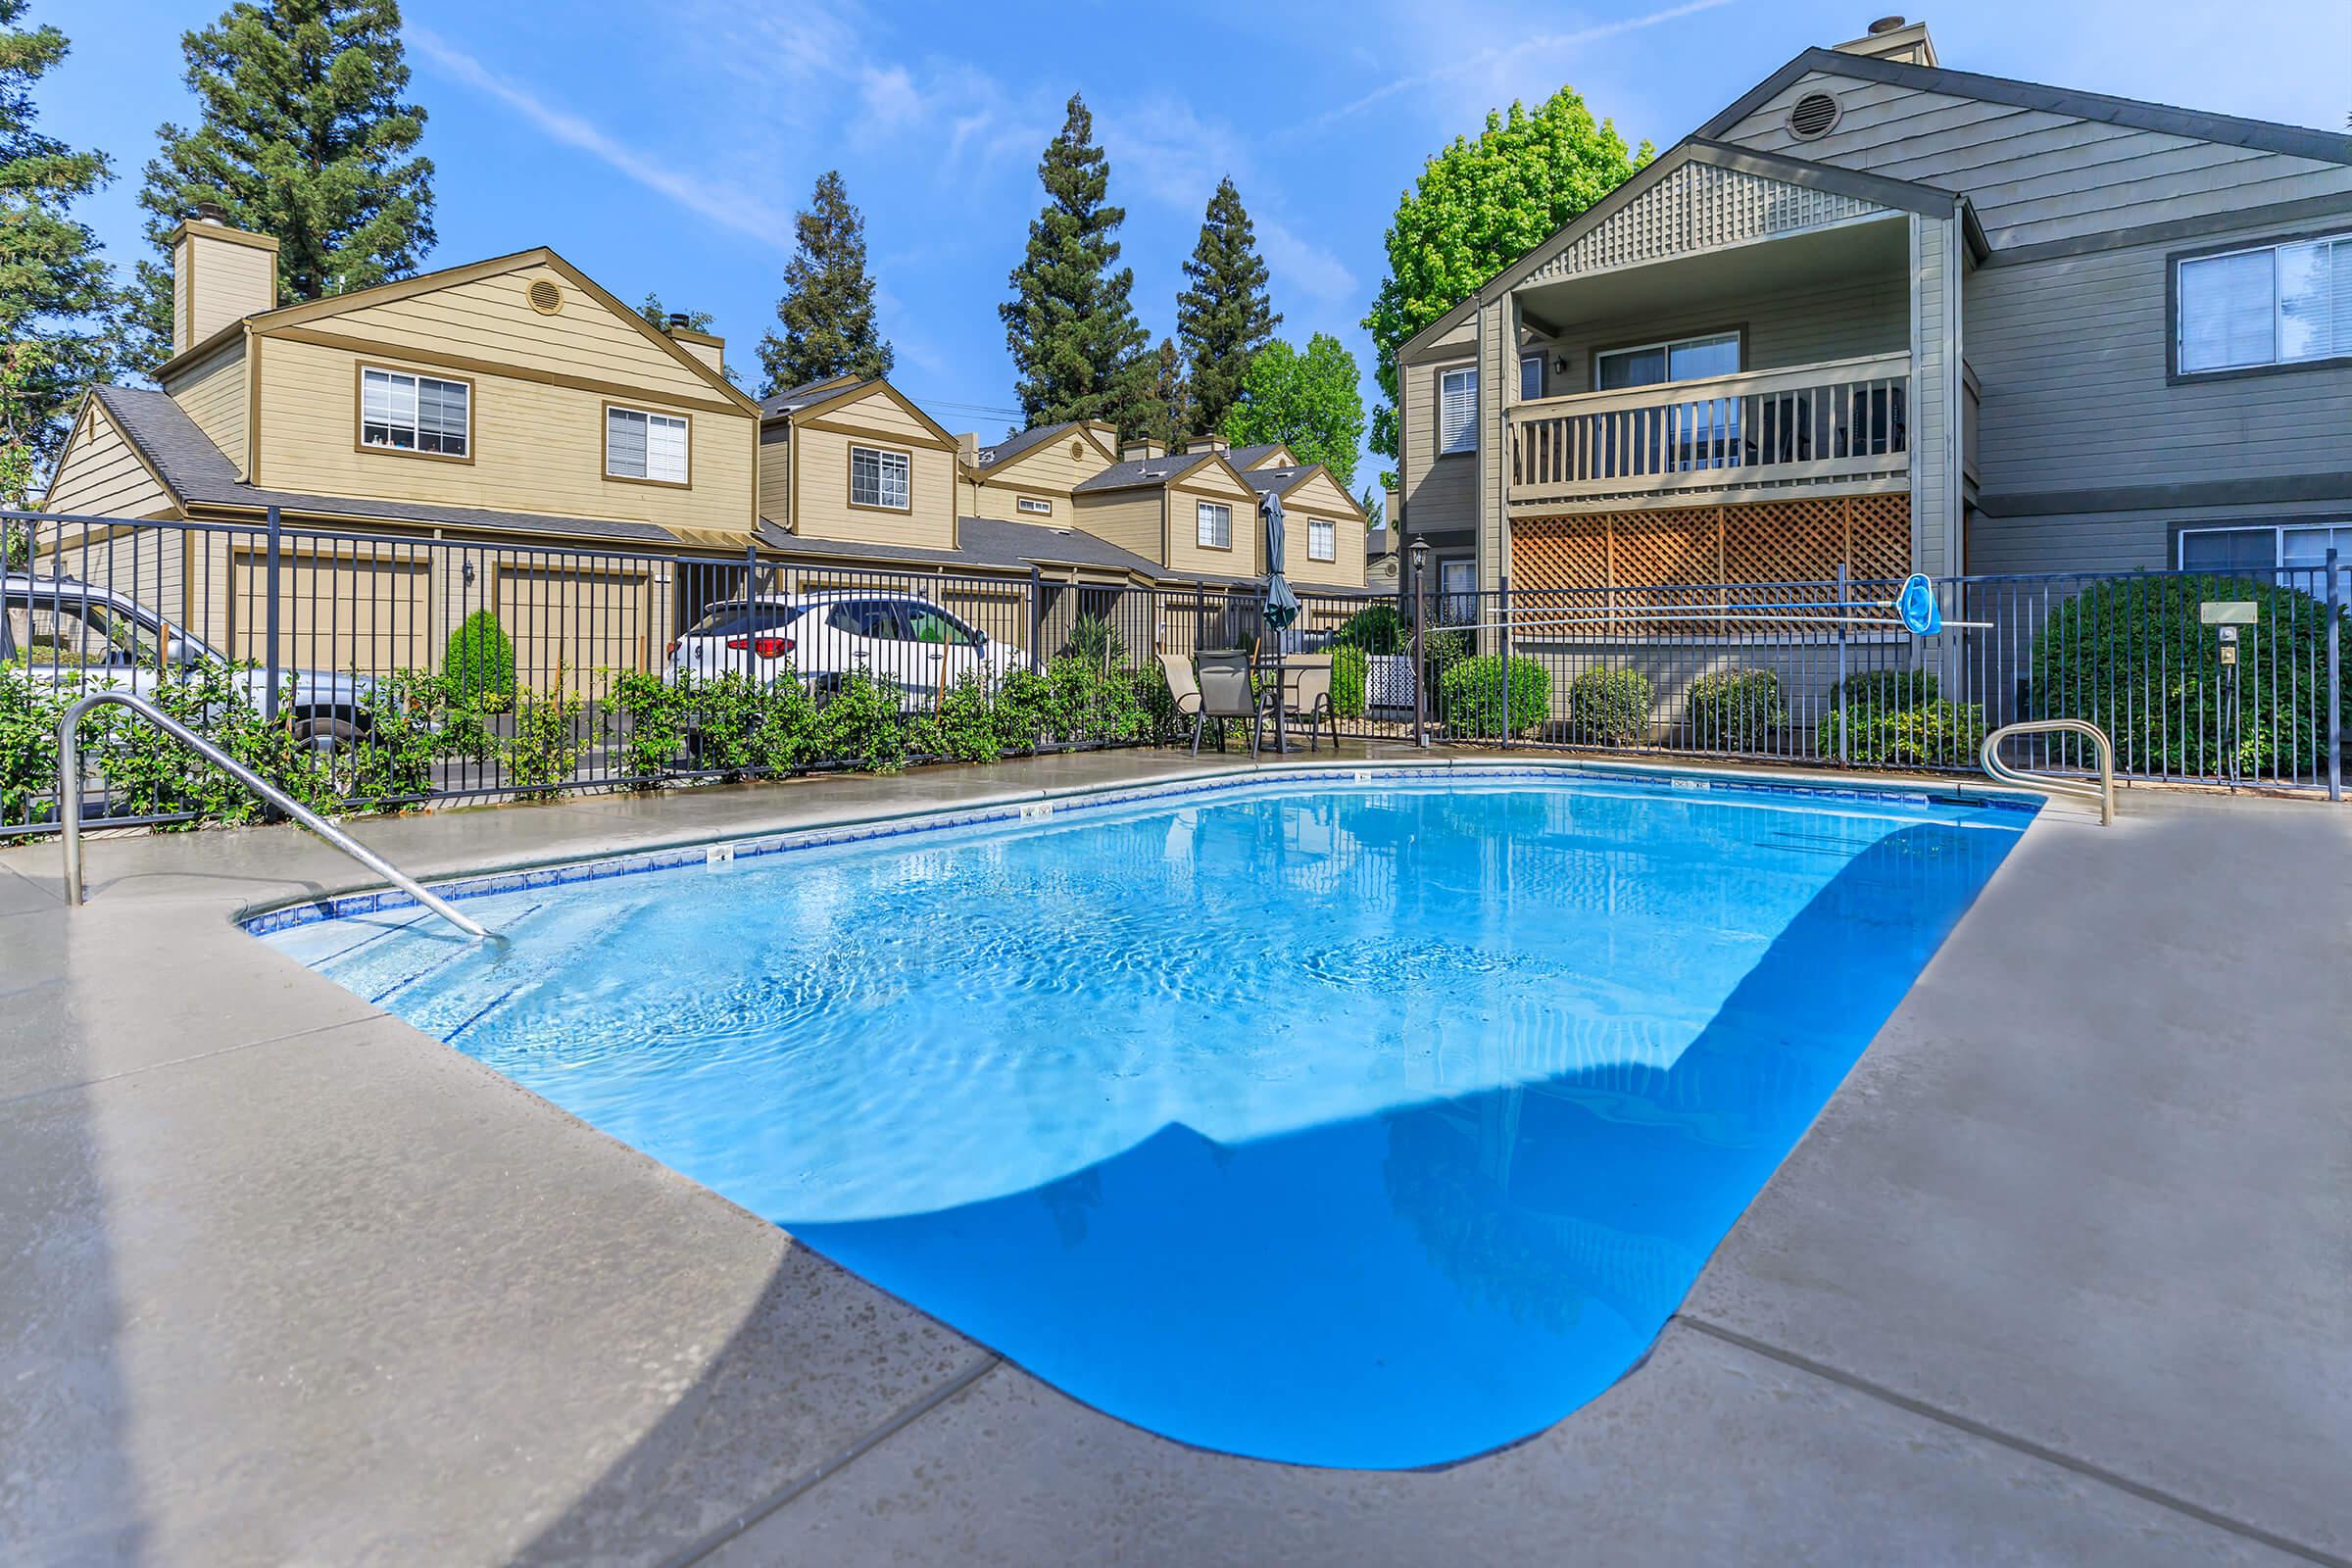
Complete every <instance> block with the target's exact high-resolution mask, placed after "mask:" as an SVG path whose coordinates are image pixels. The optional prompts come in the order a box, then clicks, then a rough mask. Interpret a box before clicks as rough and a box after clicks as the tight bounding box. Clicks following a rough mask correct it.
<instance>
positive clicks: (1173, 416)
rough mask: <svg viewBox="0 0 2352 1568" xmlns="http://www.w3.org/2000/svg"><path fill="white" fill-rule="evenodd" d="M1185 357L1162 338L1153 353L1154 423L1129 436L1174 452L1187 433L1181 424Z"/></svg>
mask: <svg viewBox="0 0 2352 1568" xmlns="http://www.w3.org/2000/svg"><path fill="white" fill-rule="evenodd" d="M1184 398H1185V393H1184V356H1183V355H1182V354H1180V353H1178V352H1177V349H1176V340H1175V339H1174V338H1172V337H1163V338H1161V339H1160V340H1159V347H1158V348H1156V349H1154V350H1152V415H1153V418H1154V422H1152V424H1151V426H1150V427H1149V428H1139V429H1137V430H1135V431H1133V432H1131V433H1132V434H1134V435H1136V436H1137V437H1139V438H1141V439H1143V440H1146V441H1157V442H1158V443H1160V445H1162V446H1164V447H1168V448H1170V449H1173V448H1174V447H1175V446H1176V444H1177V443H1178V442H1180V441H1182V440H1183V439H1184V437H1185V436H1186V434H1188V433H1189V432H1188V431H1187V430H1186V428H1185V423H1184Z"/></svg>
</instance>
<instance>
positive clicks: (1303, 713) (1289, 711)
mask: <svg viewBox="0 0 2352 1568" xmlns="http://www.w3.org/2000/svg"><path fill="white" fill-rule="evenodd" d="M1331 662H1332V656H1331V655H1329V654H1293V655H1291V656H1290V658H1288V659H1286V660H1284V661H1283V671H1284V677H1285V678H1284V680H1283V694H1282V696H1283V703H1282V711H1283V713H1284V714H1285V715H1286V716H1288V717H1291V718H1303V719H1305V720H1306V744H1307V748H1308V750H1310V751H1320V750H1321V749H1322V733H1323V727H1324V726H1325V725H1329V726H1330V727H1331V749H1332V750H1333V751H1335V752H1336V751H1338V750H1339V749H1340V715H1339V711H1338V710H1337V709H1335V708H1334V707H1333V706H1332V702H1331Z"/></svg>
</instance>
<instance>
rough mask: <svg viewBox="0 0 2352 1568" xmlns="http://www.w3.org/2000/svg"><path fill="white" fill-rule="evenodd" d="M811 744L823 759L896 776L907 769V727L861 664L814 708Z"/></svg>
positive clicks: (892, 701)
mask: <svg viewBox="0 0 2352 1568" xmlns="http://www.w3.org/2000/svg"><path fill="white" fill-rule="evenodd" d="M814 744H815V748H816V755H817V756H818V757H819V758H822V759H824V760H827V761H839V762H848V763H850V764H851V765H853V766H856V767H861V768H863V769H865V770H866V771H867V772H869V773H896V772H897V771H898V770H899V769H900V768H902V767H905V766H906V765H907V725H906V722H905V719H904V716H903V715H902V714H901V713H900V712H899V704H898V699H897V698H896V697H895V696H893V695H892V693H891V691H890V690H889V689H888V688H886V687H884V686H883V685H881V684H880V683H879V682H877V681H876V680H875V679H874V677H873V675H872V674H871V673H870V672H868V671H867V670H866V668H865V667H864V666H863V665H862V664H861V665H859V666H858V668H856V669H853V670H851V671H850V672H849V673H848V674H847V675H845V676H843V677H842V678H841V681H840V683H839V684H837V685H836V686H835V687H834V688H833V692H832V695H831V696H830V697H828V698H827V699H826V701H825V705H824V706H823V707H822V708H819V709H818V710H817V711H816V719H815V724H814Z"/></svg>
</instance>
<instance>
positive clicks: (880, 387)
mask: <svg viewBox="0 0 2352 1568" xmlns="http://www.w3.org/2000/svg"><path fill="white" fill-rule="evenodd" d="M876 392H886V393H888V394H889V395H890V397H891V398H892V400H893V401H895V402H896V403H897V404H898V405H899V407H901V408H903V409H905V410H906V411H907V413H908V414H911V415H913V416H914V417H916V418H918V419H920V420H922V421H923V423H924V425H925V426H926V427H927V428H929V430H930V431H931V433H932V434H933V435H935V436H937V437H939V438H940V440H942V441H943V442H945V443H947V447H948V450H949V451H951V452H960V451H961V450H962V448H961V446H960V444H959V443H958V442H957V441H956V437H955V435H954V433H953V432H951V431H950V430H949V429H948V427H947V426H946V425H944V424H941V423H940V422H939V421H938V420H937V419H934V418H933V417H931V416H930V415H928V414H925V413H924V412H923V410H922V406H921V405H920V404H918V403H916V402H915V401H914V399H912V398H910V397H908V396H907V394H906V393H904V392H902V391H900V390H899V389H898V388H897V387H896V386H894V385H892V384H891V379H890V377H889V376H887V375H872V376H860V377H858V381H857V384H856V385H854V386H847V387H844V388H842V389H841V390H840V391H839V392H835V393H833V394H831V395H830V396H827V397H820V398H818V399H816V401H814V402H812V403H804V404H802V405H801V406H800V407H799V408H797V409H786V410H785V411H783V413H782V414H781V415H775V414H763V415H761V416H760V423H762V424H765V423H766V422H767V421H768V420H770V419H774V418H779V417H780V418H782V419H784V420H785V421H787V423H788V424H798V423H799V422H800V421H801V420H803V419H806V418H810V417H814V416H816V415H819V414H822V413H824V412H825V411H826V410H827V409H837V408H840V407H841V406H842V405H843V404H845V403H855V402H857V401H858V399H859V398H865V397H871V396H872V395H873V394H875V393H876ZM877 439H879V438H877Z"/></svg>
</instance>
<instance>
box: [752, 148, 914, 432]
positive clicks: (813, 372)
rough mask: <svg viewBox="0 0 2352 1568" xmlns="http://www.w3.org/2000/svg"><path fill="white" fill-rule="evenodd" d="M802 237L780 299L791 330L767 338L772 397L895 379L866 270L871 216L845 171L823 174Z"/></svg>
mask: <svg viewBox="0 0 2352 1568" xmlns="http://www.w3.org/2000/svg"><path fill="white" fill-rule="evenodd" d="M793 228H794V230H795V234H796V239H795V242H794V245H793V251H792V257H791V259H790V260H788V261H787V262H785V264H784V295H783V298H781V299H779V300H777V301H776V323H777V325H778V326H780V327H781V328H782V329H783V330H782V331H781V332H777V331H770V332H768V333H767V334H766V335H765V336H763V337H762V338H760V368H762V369H764V370H765V371H766V372H767V387H766V391H767V392H769V393H774V392H781V391H783V390H784V389H785V388H786V387H794V386H806V385H807V384H808V383H809V382H810V381H826V380H830V379H832V378H833V377H834V376H837V375H855V376H860V377H870V376H882V375H888V374H889V373H890V368H891V366H892V364H893V363H894V362H895V360H896V358H897V357H896V356H895V355H894V354H893V353H892V352H891V347H890V344H889V342H888V340H886V339H885V338H883V336H882V335H881V333H880V332H879V331H878V330H876V328H875V326H874V280H873V277H872V275H871V274H870V273H868V272H867V271H866V270H865V215H864V214H862V213H860V212H858V209H857V208H856V207H855V206H853V205H852V204H851V202H850V190H849V187H848V186H847V185H845V184H844V183H842V178H841V171H840V170H838V169H834V170H828V171H826V172H824V173H823V174H820V175H819V176H817V181H816V190H815V192H814V193H813V194H812V195H811V196H810V197H809V206H808V207H807V208H806V209H805V210H804V211H803V212H801V213H800V214H799V215H798V216H796V217H795V218H794V219H793Z"/></svg>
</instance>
